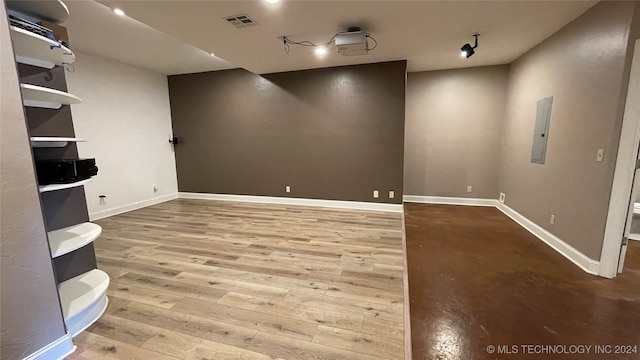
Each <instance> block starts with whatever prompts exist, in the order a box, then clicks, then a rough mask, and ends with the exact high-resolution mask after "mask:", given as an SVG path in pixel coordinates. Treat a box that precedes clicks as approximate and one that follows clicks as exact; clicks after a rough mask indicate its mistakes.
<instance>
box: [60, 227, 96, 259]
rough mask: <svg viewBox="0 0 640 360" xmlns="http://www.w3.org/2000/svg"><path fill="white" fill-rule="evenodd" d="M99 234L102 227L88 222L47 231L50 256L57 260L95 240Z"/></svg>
mask: <svg viewBox="0 0 640 360" xmlns="http://www.w3.org/2000/svg"><path fill="white" fill-rule="evenodd" d="M101 233H102V227H100V225H98V224H94V223H90V222H84V223H80V224H77V225H73V226H69V227H66V228H62V229H58V230H54V231H49V233H48V235H49V248H50V249H51V256H52V257H53V258H57V257H58V256H62V255H64V254H68V253H70V252H72V251H74V250H77V249H79V248H81V247H83V246H85V245H87V244H89V243H91V242H92V241H94V240H95V239H97V238H98V237H99V236H100V234H101Z"/></svg>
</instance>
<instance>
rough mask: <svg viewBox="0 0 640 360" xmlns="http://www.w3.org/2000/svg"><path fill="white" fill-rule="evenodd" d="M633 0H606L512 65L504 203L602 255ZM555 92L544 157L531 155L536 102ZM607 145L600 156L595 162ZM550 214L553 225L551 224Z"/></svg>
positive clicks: (586, 251)
mask: <svg viewBox="0 0 640 360" xmlns="http://www.w3.org/2000/svg"><path fill="white" fill-rule="evenodd" d="M635 7H637V2H608V1H604V2H601V3H599V4H597V5H596V6H594V7H593V8H591V9H590V10H588V11H587V12H586V13H585V14H583V15H582V16H580V17H579V18H577V19H576V20H575V21H573V22H572V23H570V24H569V25H567V26H566V27H565V28H563V29H562V30H560V31H559V32H557V33H556V34H554V35H553V36H551V37H550V38H549V39H547V40H545V41H544V42H543V43H542V44H540V45H538V46H537V47H536V48H534V49H532V50H531V51H530V52H529V53H527V54H525V55H524V56H522V57H521V58H520V59H518V60H517V61H515V62H514V63H513V64H511V68H510V73H509V85H508V90H507V94H508V99H507V106H506V109H505V124H504V134H503V138H502V139H503V147H502V166H501V172H500V191H502V192H504V193H506V203H507V205H509V206H510V207H511V208H513V209H514V210H516V211H518V212H519V213H521V214H522V215H524V216H525V217H527V218H528V219H530V220H532V221H534V222H535V223H536V224H538V225H540V226H542V227H544V228H545V229H547V230H548V231H550V232H551V233H553V234H554V235H556V236H557V237H559V238H560V239H562V240H563V241H565V242H566V243H568V244H570V245H571V246H573V247H575V248H576V249H578V250H579V251H580V252H582V253H583V254H585V255H587V256H588V257H590V258H592V259H596V260H597V259H599V258H600V250H601V247H602V239H603V236H604V225H605V221H606V216H607V209H608V202H609V196H610V192H611V184H612V180H613V169H614V166H615V154H616V151H617V147H618V142H619V136H620V126H621V122H622V114H623V109H624V99H625V94H626V86H627V82H628V78H629V72H628V71H629V70H628V69H629V68H628V66H629V63H630V54H629V53H628V52H627V49H628V42H629V29H630V24H631V18H632V15H633V13H634V10H635ZM547 96H553V97H554V99H553V109H552V113H551V126H550V130H549V134H548V135H549V138H548V146H547V155H546V163H545V164H544V165H540V164H532V163H530V162H529V159H530V152H531V144H532V137H533V127H534V122H535V116H536V101H537V100H538V99H540V98H543V97H547ZM598 149H605V150H606V155H605V159H604V162H596V154H597V151H598ZM551 214H555V215H556V221H555V222H556V223H555V225H550V224H549V218H550V215H551Z"/></svg>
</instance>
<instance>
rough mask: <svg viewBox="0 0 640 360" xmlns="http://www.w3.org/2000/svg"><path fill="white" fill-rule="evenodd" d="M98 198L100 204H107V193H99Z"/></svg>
mask: <svg viewBox="0 0 640 360" xmlns="http://www.w3.org/2000/svg"><path fill="white" fill-rule="evenodd" d="M98 199H99V200H98V203H99V204H100V205H107V195H98Z"/></svg>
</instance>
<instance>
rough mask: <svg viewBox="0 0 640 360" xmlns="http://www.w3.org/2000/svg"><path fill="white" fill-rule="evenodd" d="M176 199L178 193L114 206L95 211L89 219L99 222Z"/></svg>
mask: <svg viewBox="0 0 640 360" xmlns="http://www.w3.org/2000/svg"><path fill="white" fill-rule="evenodd" d="M177 198H178V193H173V194H169V195H163V196H158V197H155V198H152V199H148V200H142V201H136V202H134V203H131V204H127V205H122V206H116V207H113V208H110V209H106V210H102V211H96V212H94V213H91V214H89V219H90V220H91V221H94V220H100V219H104V218H106V217H109V216H114V215H118V214H122V213H126V212H129V211H133V210H138V209H141V208H143V207H147V206H151V205H156V204H160V203H163V202H165V201H169V200H173V199H177Z"/></svg>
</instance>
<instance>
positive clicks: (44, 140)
mask: <svg viewBox="0 0 640 360" xmlns="http://www.w3.org/2000/svg"><path fill="white" fill-rule="evenodd" d="M29 140H31V146H32V147H34V148H56V147H65V146H67V144H68V143H70V142H85V141H87V140H86V139H82V138H72V137H53V136H51V137H47V136H32V137H30V138H29Z"/></svg>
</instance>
